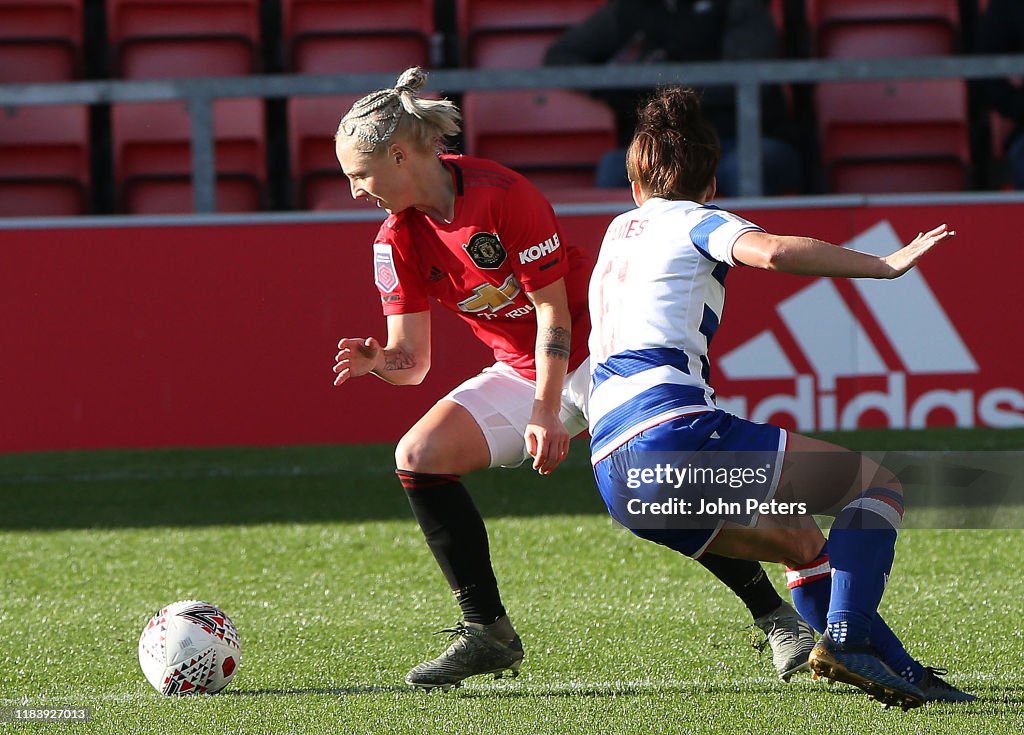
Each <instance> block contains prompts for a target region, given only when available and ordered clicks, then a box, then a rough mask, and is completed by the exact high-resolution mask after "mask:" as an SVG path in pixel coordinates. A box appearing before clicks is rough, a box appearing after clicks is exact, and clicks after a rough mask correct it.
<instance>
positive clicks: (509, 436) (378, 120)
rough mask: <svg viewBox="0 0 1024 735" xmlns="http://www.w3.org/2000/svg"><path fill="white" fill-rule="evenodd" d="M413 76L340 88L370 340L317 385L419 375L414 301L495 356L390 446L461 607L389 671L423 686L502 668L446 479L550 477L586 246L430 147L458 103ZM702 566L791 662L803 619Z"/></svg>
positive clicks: (470, 526)
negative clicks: (374, 299) (373, 227)
mask: <svg viewBox="0 0 1024 735" xmlns="http://www.w3.org/2000/svg"><path fill="white" fill-rule="evenodd" d="M424 82H425V75H424V74H423V72H422V71H421V70H420V69H418V68H413V69H409V70H407V71H406V72H405V73H403V74H402V75H401V77H400V78H399V80H398V84H397V85H396V86H395V87H394V88H393V89H385V90H380V91H378V92H374V93H372V94H370V95H367V96H366V97H364V98H362V99H361V100H359V101H358V102H356V103H355V104H354V105H353V107H352V109H351V110H350V111H349V112H348V114H346V115H345V117H344V118H343V119H342V120H341V123H340V125H339V127H338V133H337V136H336V143H337V146H336V152H337V156H338V161H339V163H340V164H341V168H342V170H343V171H344V173H345V175H346V176H347V177H348V179H349V182H350V185H351V189H352V196H353V197H355V198H357V199H366V200H368V201H371V202H375V203H376V204H377V206H378V207H381V208H383V209H384V210H386V211H387V212H388V214H389V217H388V218H387V219H386V220H385V222H384V224H383V225H382V226H381V228H380V231H379V232H378V234H377V237H376V240H375V242H374V244H373V262H374V276H375V282H376V284H377V288H378V290H379V292H380V296H381V303H382V305H383V310H384V314H385V315H386V318H387V341H386V342H385V343H384V344H381V343H380V342H379V341H378V340H376V339H374V338H373V337H369V338H344V339H342V340H341V341H340V342H339V343H338V350H339V351H338V353H337V356H336V358H335V360H336V364H335V366H334V372H335V373H336V375H337V377H336V378H335V381H334V382H335V385H342V384H344V383H345V382H347V381H348V380H349V379H351V378H354V377H359V376H362V375H366V374H367V373H373V374H375V375H376V376H377V377H379V378H382V379H383V380H386V381H387V382H389V383H393V384H396V385H414V384H417V383H419V382H421V381H422V379H423V377H424V376H425V375H426V373H427V371H428V370H429V369H430V353H431V342H430V311H429V307H430V301H431V300H436V301H438V302H439V303H441V304H442V305H444V306H445V307H447V308H449V309H451V310H453V311H454V312H455V313H457V314H458V315H459V316H460V317H462V318H463V319H464V320H465V321H467V322H468V323H469V326H470V327H471V328H472V330H473V332H474V333H475V334H476V336H477V337H478V338H479V339H480V340H481V341H482V342H484V343H485V344H486V345H488V346H489V347H490V348H491V349H492V350H493V352H494V356H495V360H496V362H495V364H494V365H493V366H491V367H489V368H487V369H486V370H484V371H483V372H482V373H480V374H479V375H477V376H476V377H473V378H471V379H469V380H468V381H466V382H465V383H463V384H462V385H460V386H458V387H457V388H456V389H455V390H453V391H452V392H451V393H449V394H448V395H447V396H445V397H444V398H442V399H441V400H440V401H438V402H437V403H436V404H435V405H434V406H433V407H432V408H431V409H430V410H429V411H428V412H427V413H426V415H424V416H423V417H422V418H421V419H420V420H419V421H418V422H416V424H415V425H414V426H413V427H412V428H411V429H410V430H409V431H408V432H407V433H406V434H405V436H404V437H402V439H401V441H400V442H399V444H398V448H397V450H396V452H395V461H396V463H397V468H398V469H397V474H398V477H399V479H400V480H401V483H402V486H403V487H404V488H405V492H406V494H407V496H408V498H409V503H410V505H411V506H412V510H413V513H414V514H415V516H416V519H417V521H418V522H419V524H420V527H421V529H422V530H423V533H424V536H425V537H426V541H427V544H428V546H429V547H430V549H431V551H432V552H433V554H434V557H435V559H436V560H437V562H438V565H439V566H440V567H441V570H442V572H443V573H444V575H445V577H446V579H447V581H448V583H449V585H450V587H451V589H452V591H453V592H454V594H455V596H456V599H457V600H458V603H459V605H460V607H461V609H462V613H463V617H464V621H463V622H462V623H460V624H459V625H457V626H456V627H454V628H451V629H448V631H447V632H451V633H452V634H453V637H454V639H455V640H454V642H453V643H452V644H451V646H449V648H448V649H447V650H446V651H445V652H444V653H442V654H441V655H440V656H439V657H437V658H435V659H433V660H430V661H426V662H424V663H422V664H420V665H418V666H416V667H415V668H413V669H412V670H411V671H410V672H409V674H408V675H407V676H406V681H407V682H408V683H409V684H411V685H413V686H415V687H419V688H423V689H432V688H435V687H442V688H448V687H453V686H458V685H459V684H460V683H461V681H462V680H463V679H465V678H466V677H468V676H474V675H477V674H495V675H500V674H502V673H503V672H504V671H506V670H511V671H512V672H513V674H515V673H518V670H519V666H520V664H521V662H522V659H523V647H522V644H521V642H520V640H519V636H518V635H517V634H516V632H515V630H514V628H513V627H512V624H511V622H510V621H509V619H508V616H507V615H506V612H505V608H504V607H503V605H502V602H501V598H500V595H499V592H498V584H497V581H496V578H495V575H494V571H493V569H492V566H491V560H490V551H489V545H488V539H487V531H486V528H485V527H484V523H483V519H482V518H481V516H480V514H479V512H478V511H477V509H476V507H475V505H474V503H473V501H472V498H471V497H470V496H469V493H468V492H467V491H466V489H465V487H463V485H462V483H461V482H460V477H461V476H462V475H464V474H465V473H467V472H471V471H473V470H478V469H483V468H486V467H499V466H504V467H515V466H518V465H520V464H521V463H522V462H523V461H525V460H526V459H527V458H528V457H531V458H532V459H533V468H534V469H536V470H537V471H538V472H540V473H541V474H545V475H546V474H549V473H551V472H552V471H553V470H554V469H555V468H556V467H557V466H558V465H559V464H560V463H561V462H562V460H563V459H564V458H565V456H566V454H567V453H568V451H569V440H570V438H572V437H573V436H575V435H576V434H578V433H580V432H581V431H583V430H584V429H585V428H586V426H587V419H586V413H585V408H586V396H587V393H588V389H589V380H590V376H589V370H588V368H587V365H586V360H587V338H588V336H589V332H590V322H589V315H588V307H587V285H588V282H589V278H590V273H591V270H592V268H593V259H592V258H591V257H590V256H589V255H587V254H586V253H585V252H584V251H582V250H580V249H578V248H576V247H573V246H571V245H570V244H568V243H566V242H565V241H564V239H563V237H562V235H561V233H560V231H559V228H558V224H557V222H556V220H555V216H554V212H553V211H552V209H551V205H550V204H549V203H548V202H547V200H546V199H545V198H544V196H543V195H542V194H541V193H540V192H539V191H538V190H537V189H536V188H535V187H534V186H533V185H532V184H530V183H529V182H528V181H527V180H526V179H525V178H524V177H522V176H521V175H519V174H517V173H515V172H514V171H511V170H510V169H507V168H505V167H504V166H501V165H500V164H498V163H495V162H493V161H488V160H484V159H479V158H472V157H468V156H458V155H448V154H444V153H443V150H444V140H445V138H446V137H448V136H451V135H454V134H456V133H458V131H459V120H460V115H459V111H458V108H456V107H455V105H453V104H452V103H451V102H449V101H447V100H440V101H438V100H426V99H421V98H419V97H418V96H417V94H416V91H417V90H418V89H419V88H420V87H422V85H423V83H424ZM705 566H707V567H708V568H709V569H710V570H711V571H712V572H714V573H715V574H716V575H717V576H719V578H721V579H722V580H723V581H724V582H725V583H726V584H728V585H729V586H730V587H731V588H733V589H734V591H736V592H737V594H739V595H740V597H741V599H743V600H744V602H746V603H747V606H748V608H750V610H751V613H752V615H754V616H755V618H756V619H757V622H758V624H759V625H761V627H762V628H763V629H764V630H765V631H766V632H767V633H769V642H770V643H771V644H772V647H773V653H774V654H775V658H776V660H775V663H776V668H777V669H779V672H780V674H783V673H784V674H787V675H788V674H789V673H791V671H792V669H794V668H797V667H799V666H801V665H804V664H805V663H806V659H807V653H808V652H809V651H810V648H811V646H812V645H813V638H812V637H811V634H810V629H809V628H808V627H807V625H806V623H803V621H802V620H800V618H799V617H798V616H797V615H796V614H795V612H793V611H792V608H790V607H789V606H788V605H786V604H785V603H783V602H782V600H781V599H780V598H779V597H778V594H777V593H776V592H775V590H774V588H773V587H772V585H771V583H770V582H769V581H768V580H767V579H766V578H765V576H764V573H763V571H762V570H761V568H760V567H759V566H758V565H757V564H756V563H751V562H740V561H734V560H726V559H722V558H720V557H709V560H708V563H707V564H706V565H705ZM762 623H763V624H762ZM780 650H781V651H782V653H781V654H780ZM780 655H781V656H782V658H783V659H785V661H783V663H782V664H781V665H780V661H779V656H780Z"/></svg>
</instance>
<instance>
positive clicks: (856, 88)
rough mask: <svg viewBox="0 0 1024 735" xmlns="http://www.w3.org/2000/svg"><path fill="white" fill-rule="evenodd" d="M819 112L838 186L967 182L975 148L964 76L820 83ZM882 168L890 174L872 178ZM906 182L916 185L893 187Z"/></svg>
mask: <svg viewBox="0 0 1024 735" xmlns="http://www.w3.org/2000/svg"><path fill="white" fill-rule="evenodd" d="M817 113H818V124H819V127H820V140H821V157H822V163H823V164H824V165H825V167H826V169H827V170H828V171H829V178H830V182H831V189H832V191H833V192H837V193H838V192H849V193H853V192H856V193H870V192H879V191H885V192H888V191H894V190H899V191H948V190H950V188H949V187H952V190H954V191H959V190H962V189H963V188H964V185H965V174H966V171H967V169H968V166H969V164H970V148H969V143H968V115H967V87H966V84H965V83H964V82H963V80H945V79H941V80H921V81H912V82H902V81H900V82H842V83H825V84H820V85H818V89H817ZM879 170H887V171H889V172H890V174H891V177H890V178H889V179H885V180H883V179H880V178H879V179H873V178H872V174H873V172H877V171H879ZM957 172H958V173H957ZM929 182H931V183H930V184H929ZM905 186H913V187H914V188H911V189H900V188H895V189H894V188H893V187H905ZM849 187H858V188H849Z"/></svg>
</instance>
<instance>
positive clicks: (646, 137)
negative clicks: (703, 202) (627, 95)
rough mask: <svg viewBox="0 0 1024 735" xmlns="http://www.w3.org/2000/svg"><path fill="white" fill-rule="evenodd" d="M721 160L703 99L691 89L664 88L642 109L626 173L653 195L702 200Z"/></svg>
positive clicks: (627, 157)
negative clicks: (705, 115) (705, 114)
mask: <svg viewBox="0 0 1024 735" xmlns="http://www.w3.org/2000/svg"><path fill="white" fill-rule="evenodd" d="M720 157H721V149H720V148H719V144H718V134H717V133H716V132H715V129H714V127H712V126H711V123H709V122H708V121H707V119H705V117H704V110H703V108H702V107H701V99H700V95H699V94H698V93H697V92H696V91H695V90H693V89H691V88H689V87H664V88H662V89H658V90H657V91H656V92H655V93H654V95H653V96H652V97H650V98H649V99H648V100H647V101H646V102H645V103H643V104H642V105H641V107H640V110H639V113H638V119H637V125H636V132H635V133H634V135H633V140H632V142H631V143H630V145H629V152H628V154H627V156H626V171H627V172H628V174H629V178H630V180H631V181H636V182H637V183H639V184H640V188H641V189H642V190H643V191H644V193H645V194H647V195H648V196H654V197H662V198H664V199H690V200H698V199H701V198H702V197H703V195H704V193H705V192H706V191H707V188H708V185H709V184H710V183H711V179H712V177H714V175H715V171H716V169H717V168H718V161H719V158H720Z"/></svg>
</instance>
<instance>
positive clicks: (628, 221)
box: [590, 198, 761, 462]
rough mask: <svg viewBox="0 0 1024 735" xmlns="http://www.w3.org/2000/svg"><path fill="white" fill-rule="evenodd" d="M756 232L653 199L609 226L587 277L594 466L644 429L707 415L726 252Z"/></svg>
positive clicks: (686, 205) (712, 212) (692, 206)
mask: <svg viewBox="0 0 1024 735" xmlns="http://www.w3.org/2000/svg"><path fill="white" fill-rule="evenodd" d="M750 230H761V228H760V227H758V226H757V225H754V224H752V223H750V222H748V221H746V220H745V219H743V218H742V217H738V216H736V215H734V214H731V213H729V212H725V211H723V210H721V209H718V208H717V207H714V206H712V205H701V204H697V203H696V202H689V201H668V200H665V199H658V198H652V199H649V200H647V201H646V202H644V204H643V206H641V207H640V208H638V209H634V210H633V211H631V212H626V213H625V214H622V215H619V216H618V217H616V218H615V219H614V220H613V221H612V223H611V225H609V227H608V232H607V233H606V234H605V238H604V242H603V243H602V245H601V253H600V255H599V256H598V260H597V266H596V267H595V268H594V274H593V276H592V277H591V279H590V319H591V326H592V331H591V333H590V369H591V385H590V433H591V437H592V439H591V454H592V460H593V461H594V462H598V461H600V460H601V459H602V458H604V457H605V456H607V455H608V454H610V453H611V452H612V451H613V450H614V449H616V448H617V447H619V446H621V445H622V444H624V443H625V442H626V441H628V440H629V439H631V438H632V437H634V436H636V435H637V434H639V433H640V432H642V431H644V430H645V429H647V428H650V427H651V426H655V425H657V424H659V423H662V422H663V421H668V420H669V419H672V418H675V417H676V416H680V415H683V414H686V413H694V412H697V411H709V410H714V408H715V404H714V391H712V389H711V386H710V384H709V381H710V376H711V366H710V363H709V362H708V348H709V346H710V344H711V339H712V338H713V337H714V336H715V330H717V329H718V323H719V321H720V320H721V318H722V308H723V307H724V305H725V276H726V274H727V273H728V271H729V267H730V266H733V265H735V264H736V263H735V261H734V260H733V258H732V246H733V243H735V242H736V238H738V237H739V236H740V235H741V234H743V233H744V232H748V231H750Z"/></svg>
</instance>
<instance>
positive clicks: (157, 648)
mask: <svg viewBox="0 0 1024 735" xmlns="http://www.w3.org/2000/svg"><path fill="white" fill-rule="evenodd" d="M241 662H242V641H241V639H240V638H239V637H238V631H237V630H236V629H235V624H234V623H232V622H231V618H229V617H228V616H227V615H225V614H224V611H223V610H221V609H220V608H219V607H217V606H216V605H211V604H210V603H208V602H200V601H199V600H181V601H180V602H174V603H171V604H170V605H168V606H167V607H165V608H163V609H162V610H161V611H160V612H158V613H157V614H156V615H154V616H153V617H152V618H150V619H149V622H148V623H146V627H145V628H144V629H143V631H142V637H141V638H139V663H140V664H141V665H142V673H143V674H145V675H146V680H147V681H148V682H149V683H150V684H152V685H153V688H154V689H156V690H157V691H158V692H160V693H161V694H164V695H166V696H169V697H170V696H183V695H186V694H215V693H216V692H219V691H220V690H221V689H223V688H224V687H226V686H227V685H228V682H230V681H231V679H232V677H234V675H235V672H236V671H238V665H239V664H240V663H241Z"/></svg>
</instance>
